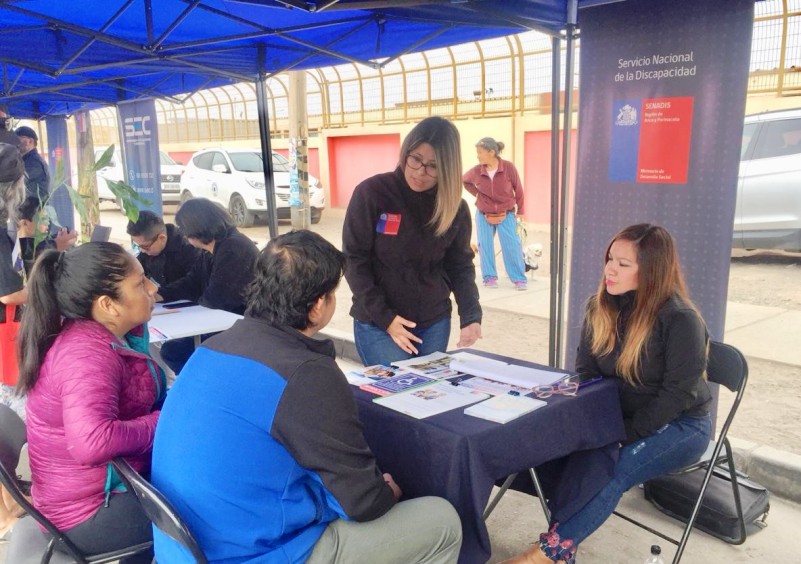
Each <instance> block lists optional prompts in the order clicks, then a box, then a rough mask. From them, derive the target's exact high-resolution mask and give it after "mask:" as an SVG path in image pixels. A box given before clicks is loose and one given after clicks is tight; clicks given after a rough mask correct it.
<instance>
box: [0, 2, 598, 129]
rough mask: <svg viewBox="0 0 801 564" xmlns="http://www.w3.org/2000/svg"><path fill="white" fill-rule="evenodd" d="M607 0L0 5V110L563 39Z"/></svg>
mask: <svg viewBox="0 0 801 564" xmlns="http://www.w3.org/2000/svg"><path fill="white" fill-rule="evenodd" d="M600 3H607V2H601V1H599V0H569V1H568V0H507V1H504V2H493V1H488V0H410V1H405V2H403V1H387V2H374V1H369V0H339V1H336V0H309V1H303V0H239V1H226V0H159V1H158V2H154V1H153V0H104V1H96V0H88V1H82V2H77V3H72V2H52V1H50V0H17V1H3V2H0V22H2V24H0V64H2V68H0V76H2V89H1V90H0V103H3V104H5V105H6V106H7V108H8V111H9V113H11V114H13V115H14V116H18V117H31V118H37V119H38V118H41V117H44V116H48V115H62V114H70V113H73V112H75V111H76V110H79V109H91V108H93V107H99V106H104V105H109V104H116V103H118V102H120V101H125V100H131V99H137V98H141V97H162V98H168V99H172V100H181V99H183V98H184V97H186V96H187V95H191V93H193V92H195V91H196V90H198V89H202V88H210V87H214V86H221V85H224V84H228V83H231V82H238V81H255V80H258V79H259V78H263V77H265V76H269V75H271V74H274V73H277V72H282V71H286V70H289V69H294V70H299V69H306V68H316V67H322V66H329V65H335V64H339V63H342V62H355V63H361V64H365V65H368V66H373V67H380V66H382V65H385V64H387V63H388V62H389V61H392V60H394V59H396V58H397V57H399V56H401V55H403V54H404V53H408V52H412V51H419V50H423V49H432V48H437V47H443V46H447V45H453V44H456V43H463V42H467V41H473V40H479V39H486V38H490V37H497V36H502V35H509V34H512V33H518V32H521V31H525V30H532V29H533V30H539V31H543V32H546V33H551V34H558V33H559V32H560V31H561V30H564V29H565V28H566V27H567V26H568V25H570V24H572V23H575V19H576V15H575V12H576V7H577V6H588V5H596V4H600Z"/></svg>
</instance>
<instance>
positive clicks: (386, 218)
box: [375, 213, 401, 235]
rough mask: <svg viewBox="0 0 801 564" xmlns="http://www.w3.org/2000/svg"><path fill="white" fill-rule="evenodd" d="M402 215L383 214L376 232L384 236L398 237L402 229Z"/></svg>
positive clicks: (377, 224)
mask: <svg viewBox="0 0 801 564" xmlns="http://www.w3.org/2000/svg"><path fill="white" fill-rule="evenodd" d="M400 224H401V214H399V213H382V214H381V216H380V217H379V218H378V223H376V225H375V232H376V233H381V234H383V235H397V234H398V229H400Z"/></svg>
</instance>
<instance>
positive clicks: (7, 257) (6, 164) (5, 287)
mask: <svg viewBox="0 0 801 564" xmlns="http://www.w3.org/2000/svg"><path fill="white" fill-rule="evenodd" d="M24 177H25V164H24V163H23V161H22V155H21V154H20V151H19V149H17V147H16V146H15V145H9V144H7V143H0V226H3V228H2V232H0V304H3V305H0V322H5V320H6V309H5V307H4V306H5V305H8V304H12V305H20V304H23V303H25V300H26V298H27V294H26V292H25V289H24V288H23V281H22V276H21V275H20V272H21V270H22V264H21V257H14V240H13V239H12V238H11V237H9V235H8V230H7V225H8V224H9V223H12V225H13V223H15V222H16V215H17V210H18V208H19V204H20V202H22V199H23V197H24V195H25V180H24ZM17 258H18V259H20V260H17V261H16V262H20V264H18V265H15V264H14V263H15V259H17Z"/></svg>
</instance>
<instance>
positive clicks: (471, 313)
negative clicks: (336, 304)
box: [342, 117, 481, 366]
mask: <svg viewBox="0 0 801 564" xmlns="http://www.w3.org/2000/svg"><path fill="white" fill-rule="evenodd" d="M461 170H462V159H461V153H460V146H459V132H458V131H457V129H456V127H454V125H453V124H452V123H450V122H449V121H448V120H446V119H443V118H441V117H430V118H427V119H425V120H423V121H421V122H420V123H419V124H417V125H416V126H415V127H414V128H413V129H412V130H411V131H410V132H409V134H408V135H407V136H406V138H405V139H404V141H403V144H402V146H401V151H400V158H399V160H398V166H397V168H396V169H395V170H394V171H392V172H387V173H383V174H378V175H376V176H373V177H372V178H368V179H367V180H365V181H363V182H362V183H361V184H359V185H358V186H357V187H356V189H355V190H354V192H353V196H352V197H351V200H350V204H349V205H348V211H347V214H346V216H345V225H344V230H343V234H342V247H343V251H344V252H345V255H346V256H347V260H348V266H347V269H346V272H345V278H346V279H347V281H348V284H349V285H350V288H351V290H352V291H353V306H352V307H351V310H350V314H351V316H352V317H353V318H354V334H355V339H356V349H357V350H358V352H359V356H360V357H361V359H362V362H364V364H365V365H366V366H369V365H374V364H388V363H391V362H394V361H397V360H402V359H408V358H411V357H413V356H418V355H419V356H423V355H426V354H429V353H432V352H435V351H445V350H446V349H447V348H448V341H449V338H450V328H451V309H452V306H451V300H450V296H451V293H453V295H454V297H455V298H456V303H457V305H458V308H459V319H460V323H459V326H460V328H461V330H460V334H459V340H458V342H457V343H456V346H457V347H470V346H472V345H473V344H474V343H475V342H476V340H477V339H478V338H480V337H481V306H480V305H479V302H478V288H477V287H476V282H475V276H476V273H475V267H474V266H473V256H474V255H473V251H472V249H471V248H470V235H471V229H472V225H471V220H470V212H469V210H468V207H467V204H466V203H465V201H464V200H462V197H461V194H462V182H461Z"/></svg>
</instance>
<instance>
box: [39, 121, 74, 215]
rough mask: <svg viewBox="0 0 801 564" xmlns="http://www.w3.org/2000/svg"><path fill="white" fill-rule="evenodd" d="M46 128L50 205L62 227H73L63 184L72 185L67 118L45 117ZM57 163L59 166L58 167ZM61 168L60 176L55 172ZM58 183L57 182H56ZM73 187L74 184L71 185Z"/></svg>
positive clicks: (71, 211) (68, 196) (71, 210)
mask: <svg viewBox="0 0 801 564" xmlns="http://www.w3.org/2000/svg"><path fill="white" fill-rule="evenodd" d="M45 127H46V128H47V163H48V167H49V168H50V178H51V179H52V181H51V185H50V193H51V194H52V195H51V196H50V201H49V203H50V205H52V206H53V207H54V208H55V210H56V214H57V215H58V223H59V224H60V225H62V226H63V227H69V228H70V229H75V211H74V208H73V207H72V200H71V199H70V195H69V192H67V189H66V188H65V187H64V185H65V184H69V185H71V186H72V179H71V175H72V164H71V163H70V152H69V143H68V141H67V118H66V117H64V116H53V117H49V118H46V119H45ZM59 163H61V166H60V167H59ZM59 168H60V169H61V177H60V178H59V177H58V175H57V174H56V172H57V170H58V169H59ZM57 183H58V184H57ZM73 187H74V186H73Z"/></svg>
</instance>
